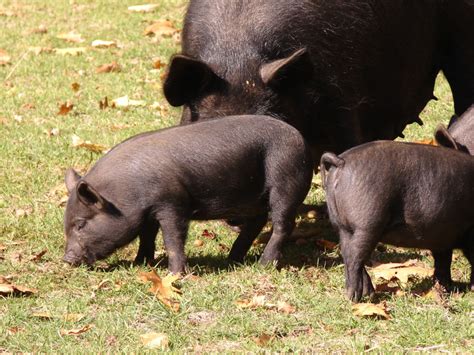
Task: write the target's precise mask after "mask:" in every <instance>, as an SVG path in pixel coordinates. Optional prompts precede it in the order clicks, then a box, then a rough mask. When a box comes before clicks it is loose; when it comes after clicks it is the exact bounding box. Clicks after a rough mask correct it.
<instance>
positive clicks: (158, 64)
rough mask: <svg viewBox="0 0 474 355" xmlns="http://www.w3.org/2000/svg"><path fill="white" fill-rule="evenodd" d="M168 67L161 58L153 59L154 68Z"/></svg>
mask: <svg viewBox="0 0 474 355" xmlns="http://www.w3.org/2000/svg"><path fill="white" fill-rule="evenodd" d="M164 67H166V63H165V62H164V61H163V60H161V59H159V58H158V59H155V60H153V69H161V68H164Z"/></svg>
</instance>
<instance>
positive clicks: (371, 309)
mask: <svg viewBox="0 0 474 355" xmlns="http://www.w3.org/2000/svg"><path fill="white" fill-rule="evenodd" d="M352 314H354V315H355V316H357V317H369V318H370V317H374V318H383V319H390V315H389V313H388V308H387V304H386V303H385V302H382V303H379V304H374V303H356V304H354V305H352Z"/></svg>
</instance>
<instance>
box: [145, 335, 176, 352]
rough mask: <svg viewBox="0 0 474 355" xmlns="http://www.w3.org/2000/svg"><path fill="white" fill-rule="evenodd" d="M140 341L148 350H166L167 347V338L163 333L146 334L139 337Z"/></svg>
mask: <svg viewBox="0 0 474 355" xmlns="http://www.w3.org/2000/svg"><path fill="white" fill-rule="evenodd" d="M140 339H141V341H142V344H143V345H144V346H145V347H147V348H148V349H161V350H166V349H168V347H169V338H168V335H166V334H165V333H147V334H143V335H140Z"/></svg>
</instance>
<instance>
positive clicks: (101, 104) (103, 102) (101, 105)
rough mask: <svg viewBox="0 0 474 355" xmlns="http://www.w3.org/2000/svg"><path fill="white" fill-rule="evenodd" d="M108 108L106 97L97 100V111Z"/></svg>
mask: <svg viewBox="0 0 474 355" xmlns="http://www.w3.org/2000/svg"><path fill="white" fill-rule="evenodd" d="M108 107H109V98H108V97H107V96H106V97H104V99H103V100H99V109H101V110H105V109H106V108H108Z"/></svg>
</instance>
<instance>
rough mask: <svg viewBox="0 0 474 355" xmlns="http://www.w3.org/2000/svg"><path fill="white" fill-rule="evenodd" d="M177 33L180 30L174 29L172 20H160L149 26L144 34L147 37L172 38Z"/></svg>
mask: <svg viewBox="0 0 474 355" xmlns="http://www.w3.org/2000/svg"><path fill="white" fill-rule="evenodd" d="M177 32H179V30H178V29H177V28H176V27H174V25H173V23H172V22H171V21H170V20H159V21H156V22H155V23H153V24H151V25H149V26H148V27H147V28H146V29H145V32H144V34H145V35H146V36H153V35H154V36H157V37H171V36H173V35H174V34H175V33H177Z"/></svg>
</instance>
